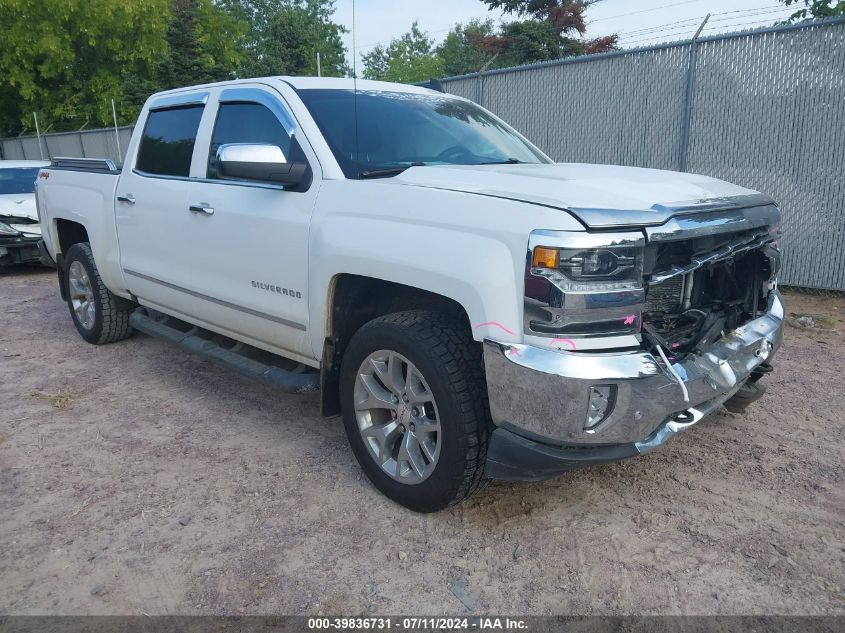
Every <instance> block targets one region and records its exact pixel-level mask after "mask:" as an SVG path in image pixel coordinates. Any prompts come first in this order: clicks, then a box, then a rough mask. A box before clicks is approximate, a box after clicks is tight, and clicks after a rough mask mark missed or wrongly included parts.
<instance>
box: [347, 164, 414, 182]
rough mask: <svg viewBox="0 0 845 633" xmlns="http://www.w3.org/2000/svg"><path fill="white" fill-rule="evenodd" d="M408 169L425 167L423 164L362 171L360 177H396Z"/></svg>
mask: <svg viewBox="0 0 845 633" xmlns="http://www.w3.org/2000/svg"><path fill="white" fill-rule="evenodd" d="M409 167H425V163H411V164H410V165H403V166H402V167H388V168H387V169H372V170H370V171H362V172H361V174H360V177H361V178H362V179H364V178H383V177H385V176H396V175H398V174H401V173H402V172H403V171H405V170H406V169H408V168H409Z"/></svg>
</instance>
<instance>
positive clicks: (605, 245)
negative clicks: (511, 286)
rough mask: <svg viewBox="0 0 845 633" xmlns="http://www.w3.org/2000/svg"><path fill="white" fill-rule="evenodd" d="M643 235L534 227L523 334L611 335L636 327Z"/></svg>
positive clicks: (633, 330)
mask: <svg viewBox="0 0 845 633" xmlns="http://www.w3.org/2000/svg"><path fill="white" fill-rule="evenodd" d="M644 249H645V237H644V236H643V234H642V233H633V232H632V233H582V232H579V233H575V232H566V231H534V232H533V233H532V234H531V238H530V240H529V252H528V259H527V262H526V271H525V273H526V274H525V313H524V314H525V332H526V333H534V334H539V335H541V336H543V335H545V336H552V337H559V336H564V335H565V336H570V337H571V336H575V337H577V336H587V337H589V336H613V335H620V334H634V333H636V332H638V331H639V328H640V320H641V312H642V305H643V301H644V296H645V292H644V290H643V256H644V252H645V251H644Z"/></svg>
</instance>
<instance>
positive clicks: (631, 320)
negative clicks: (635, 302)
mask: <svg viewBox="0 0 845 633" xmlns="http://www.w3.org/2000/svg"><path fill="white" fill-rule="evenodd" d="M636 320H637V315H636V314H629V315H628V316H626V317H625V325H634V322H635V321H636Z"/></svg>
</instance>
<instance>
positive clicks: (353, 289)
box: [320, 273, 471, 417]
mask: <svg viewBox="0 0 845 633" xmlns="http://www.w3.org/2000/svg"><path fill="white" fill-rule="evenodd" d="M326 308H327V309H326V323H325V340H324V343H323V355H322V362H321V364H320V383H321V390H320V394H321V395H320V404H321V412H322V414H323V415H324V416H327V417H328V416H333V415H337V414H339V413H340V395H339V381H338V379H339V372H340V363H341V360H342V359H343V354H344V351H345V350H346V347H347V346H348V344H349V341H350V340H351V338H352V336H353V335H354V334H355V332H357V331H358V330H359V329H360V328H361V326H363V325H364V324H365V323H368V322H369V321H372V320H373V319H376V318H378V317H380V316H384V315H386V314H392V313H394V312H402V311H406V310H423V309H424V310H429V311H434V312H439V313H442V314H447V315H449V316H452V317H454V318H455V319H457V320H459V321H460V322H461V323H463V325H464V326H465V327H466V328H467V330H471V326H470V320H469V316H468V313H467V310H466V309H465V308H464V306H462V305H461V304H460V303H459V302H458V301H456V300H455V299H452V298H450V297H446V296H444V295H441V294H437V293H435V292H431V291H429V290H424V289H421V288H416V287H413V286H408V285H405V284H401V283H397V282H393V281H386V280H384V279H377V278H374V277H366V276H362V275H356V274H351V273H340V274H337V275H335V276H334V277H333V278H332V280H331V283H330V284H329V287H328V296H327V302H326Z"/></svg>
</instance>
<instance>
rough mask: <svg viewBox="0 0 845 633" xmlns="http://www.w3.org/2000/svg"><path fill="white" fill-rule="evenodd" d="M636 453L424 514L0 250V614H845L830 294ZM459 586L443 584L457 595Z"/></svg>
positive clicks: (298, 402) (298, 412) (227, 377)
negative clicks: (691, 420) (748, 400)
mask: <svg viewBox="0 0 845 633" xmlns="http://www.w3.org/2000/svg"><path fill="white" fill-rule="evenodd" d="M787 299H788V308H789V310H790V312H802V313H817V314H825V315H827V316H829V317H830V318H831V319H832V320H831V321H829V322H827V325H829V326H832V327H833V328H835V331H824V330H820V329H809V330H803V329H799V328H794V327H791V328H789V330H788V332H787V340H786V342H785V343H784V346H783V347H782V349H781V352H780V354H779V358H778V361H779V362H778V363H777V369H776V372H775V373H774V374H773V375H772V376H771V377H770V379H769V380H768V383H767V384H768V386H769V393H768V394H767V396H766V397H765V398H764V399H763V400H762V401H761V402H759V403H757V405H756V406H755V407H753V410H750V411H749V414H748V415H747V416H734V415H731V414H729V413H727V412H723V413H722V414H721V415H719V416H716V417H714V418H711V419H709V420H706V421H704V422H702V423H700V424H699V425H697V426H696V427H694V428H693V429H691V430H690V431H688V432H687V433H686V434H685V435H683V436H681V437H679V438H676V439H675V440H673V441H672V442H670V444H668V445H667V446H665V447H664V448H663V449H662V450H659V451H657V452H655V453H652V454H651V455H649V456H647V457H642V458H638V459H635V460H630V461H627V462H625V463H620V464H611V465H606V466H602V467H597V468H593V469H591V470H583V471H578V472H573V473H570V474H567V475H564V476H562V477H559V478H558V479H555V480H553V481H549V482H546V483H542V484H517V485H514V484H506V483H496V484H492V485H490V486H489V487H488V488H487V489H486V490H485V491H483V492H482V493H481V494H479V495H477V496H476V497H474V498H473V499H471V500H470V501H469V502H467V503H465V504H464V505H462V506H460V507H457V508H454V509H452V510H451V511H445V512H442V513H440V514H435V515H428V516H421V515H415V514H412V513H411V512H408V511H406V510H405V509H403V508H401V507H399V506H397V505H394V504H393V503H392V502H390V501H388V500H387V499H385V498H384V497H382V496H381V495H380V494H378V493H377V492H376V491H375V490H374V489H373V488H372V486H371V485H370V484H369V483H368V481H367V480H366V479H365V478H363V477H362V475H361V472H360V471H359V469H358V466H357V464H356V463H355V461H354V458H353V457H352V453H351V451H350V450H349V449H348V447H347V443H346V438H345V436H344V434H343V430H342V428H341V425H340V424H339V422H338V421H337V420H328V421H326V420H323V419H321V418H320V417H319V413H318V406H317V404H316V402H315V401H314V400H302V399H298V398H296V397H292V396H285V395H279V394H277V393H274V392H273V391H272V390H271V389H269V388H266V387H264V386H262V385H258V384H255V383H251V382H249V381H247V380H244V379H241V378H239V377H238V376H237V375H234V374H232V373H231V372H229V371H227V370H225V369H221V368H218V367H216V366H214V365H212V364H210V363H208V362H205V361H203V360H200V359H199V358H197V357H194V356H191V355H189V354H187V353H183V352H181V351H179V350H178V349H175V348H173V347H170V346H168V345H167V344H165V343H162V342H159V341H156V340H154V339H151V338H148V337H146V336H143V335H136V336H135V337H134V338H133V339H131V340H128V341H125V342H122V343H118V344H115V345H108V346H103V347H94V346H92V345H88V344H87V343H85V342H83V341H82V339H81V338H80V337H79V336H78V335H77V334H76V332H75V330H74V328H73V325H72V323H71V320H70V317H69V315H68V312H67V309H66V307H65V305H64V304H63V303H62V302H61V300H60V298H59V295H58V290H57V285H56V281H55V276H54V274H53V273H52V272H42V271H39V270H35V269H28V270H23V271H18V272H14V273H5V274H2V275H0V314H1V315H2V321H0V398H2V400H0V402H2V413H0V420H2V424H0V614H35V613H40V614H47V613H65V614H68V613H72V614H83V613H95V614H105V613H112V614H139V613H146V614H176V613H180V614H181V613H205V614H221V613H228V614H238V613H286V614H304V613H308V614H317V613H323V614H340V615H353V614H366V613H371V614H399V613H404V614H429V615H434V614H442V613H449V614H460V613H466V612H467V611H466V609H467V607H466V606H465V604H466V605H469V607H470V608H473V609H475V612H476V613H485V612H487V613H489V612H495V613H519V614H599V613H602V614H606V613H614V614H632V613H636V614H639V613H660V614H680V613H687V614H689V613H694V614H712V613H720V614H751V613H755V614H845V469H844V468H843V456H845V450H843V449H845V425H844V424H843V411H845V389H843V386H842V385H843V379H842V376H843V375H845V353H843V352H845V323H843V319H845V300H843V299H842V298H838V299H817V298H810V297H806V296H803V295H790V296H788V297H787ZM458 596H460V598H462V599H463V602H462V601H461V600H459V598H458Z"/></svg>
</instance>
